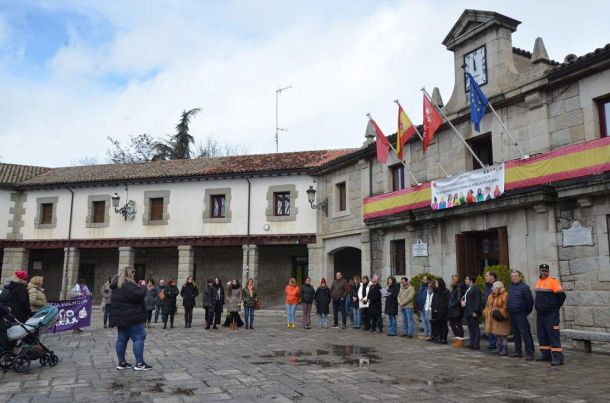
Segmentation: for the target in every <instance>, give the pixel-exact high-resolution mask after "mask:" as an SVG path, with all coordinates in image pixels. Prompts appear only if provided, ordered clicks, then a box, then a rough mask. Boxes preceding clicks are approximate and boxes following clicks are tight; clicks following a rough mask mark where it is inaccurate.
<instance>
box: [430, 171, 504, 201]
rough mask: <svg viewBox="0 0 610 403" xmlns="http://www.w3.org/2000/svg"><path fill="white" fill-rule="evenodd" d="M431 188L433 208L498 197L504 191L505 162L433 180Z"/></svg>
mask: <svg viewBox="0 0 610 403" xmlns="http://www.w3.org/2000/svg"><path fill="white" fill-rule="evenodd" d="M430 188H431V191H432V200H431V203H430V207H432V209H433V210H441V209H447V208H452V207H457V206H461V205H464V204H476V203H481V202H484V201H488V200H493V199H497V198H498V197H500V195H502V194H503V193H504V164H503V163H502V164H499V165H492V166H490V167H486V168H483V169H477V170H476V171H471V172H465V173H463V174H460V175H456V176H451V177H449V178H444V179H439V180H436V181H432V183H431V186H430Z"/></svg>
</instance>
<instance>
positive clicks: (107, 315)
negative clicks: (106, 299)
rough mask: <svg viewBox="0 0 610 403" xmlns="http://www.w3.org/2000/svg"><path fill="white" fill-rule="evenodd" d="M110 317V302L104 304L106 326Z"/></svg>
mask: <svg viewBox="0 0 610 403" xmlns="http://www.w3.org/2000/svg"><path fill="white" fill-rule="evenodd" d="M109 317H110V304H106V305H104V326H106V323H108V318H109Z"/></svg>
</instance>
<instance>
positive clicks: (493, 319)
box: [483, 281, 511, 356]
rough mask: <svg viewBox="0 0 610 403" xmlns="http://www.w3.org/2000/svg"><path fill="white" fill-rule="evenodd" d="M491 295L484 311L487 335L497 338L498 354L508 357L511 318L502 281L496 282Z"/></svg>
mask: <svg viewBox="0 0 610 403" xmlns="http://www.w3.org/2000/svg"><path fill="white" fill-rule="evenodd" d="M491 290H492V291H491V294H490V295H489V297H488V298H487V305H486V306H485V309H484V310H483V316H484V317H485V333H487V334H493V335H495V336H496V340H497V343H496V344H497V347H498V349H497V350H496V352H497V353H498V355H500V356H507V355H508V336H509V335H510V334H511V327H510V320H509V319H510V318H509V315H508V309H507V308H506V301H507V299H508V293H507V292H506V290H505V289H504V284H502V282H501V281H496V282H495V283H493V285H492V287H491Z"/></svg>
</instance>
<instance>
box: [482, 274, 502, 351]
mask: <svg viewBox="0 0 610 403" xmlns="http://www.w3.org/2000/svg"><path fill="white" fill-rule="evenodd" d="M483 277H484V278H485V291H484V292H483V299H482V300H481V312H483V310H484V309H485V306H486V305H487V300H488V299H489V295H490V294H491V287H492V285H493V283H495V282H496V281H498V276H497V275H496V273H495V272H493V271H491V270H490V271H486V272H485V274H484V275H483ZM486 336H487V339H488V340H489V345H488V346H487V349H488V350H496V349H497V346H496V336H495V335H494V334H487V335H486Z"/></svg>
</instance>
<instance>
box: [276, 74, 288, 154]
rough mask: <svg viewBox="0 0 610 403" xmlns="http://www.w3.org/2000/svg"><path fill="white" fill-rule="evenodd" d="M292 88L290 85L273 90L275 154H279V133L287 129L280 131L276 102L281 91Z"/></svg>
mask: <svg viewBox="0 0 610 403" xmlns="http://www.w3.org/2000/svg"><path fill="white" fill-rule="evenodd" d="M290 88H292V85H289V86H287V87H284V88H280V89H279V90H275V152H276V153H277V152H279V134H280V132H287V131H288V129H280V126H279V121H278V119H279V118H278V101H279V97H280V94H281V93H282V91H286V90H287V89H290Z"/></svg>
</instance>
